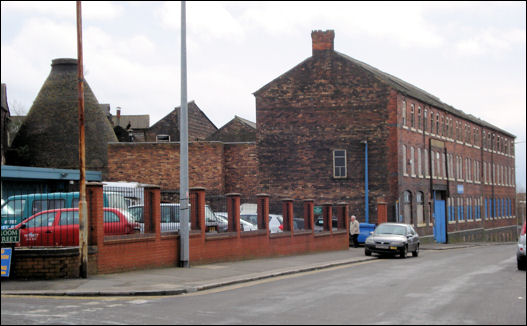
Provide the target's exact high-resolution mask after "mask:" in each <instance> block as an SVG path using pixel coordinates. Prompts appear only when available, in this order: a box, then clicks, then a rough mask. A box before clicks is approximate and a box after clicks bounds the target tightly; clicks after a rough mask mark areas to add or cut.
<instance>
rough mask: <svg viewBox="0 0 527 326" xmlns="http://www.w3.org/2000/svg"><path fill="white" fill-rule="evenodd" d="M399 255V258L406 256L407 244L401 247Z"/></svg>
mask: <svg viewBox="0 0 527 326" xmlns="http://www.w3.org/2000/svg"><path fill="white" fill-rule="evenodd" d="M399 256H400V257H401V258H403V259H404V258H406V256H408V247H407V246H404V247H403V248H402V249H401V252H400V253H399Z"/></svg>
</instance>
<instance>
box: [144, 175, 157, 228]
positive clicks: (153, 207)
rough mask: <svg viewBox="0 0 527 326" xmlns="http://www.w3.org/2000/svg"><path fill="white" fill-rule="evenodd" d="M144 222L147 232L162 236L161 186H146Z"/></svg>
mask: <svg viewBox="0 0 527 326" xmlns="http://www.w3.org/2000/svg"><path fill="white" fill-rule="evenodd" d="M143 222H144V229H145V233H155V234H156V238H160V237H161V224H160V223H161V190H160V188H159V186H154V185H148V186H145V194H144V206H143Z"/></svg>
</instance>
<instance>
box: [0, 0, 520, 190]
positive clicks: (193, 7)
mask: <svg viewBox="0 0 527 326" xmlns="http://www.w3.org/2000/svg"><path fill="white" fill-rule="evenodd" d="M82 8H83V46H84V65H85V70H84V71H85V78H86V80H87V82H88V83H89V85H90V87H91V89H92V90H93V92H94V93H95V96H96V97H97V99H98V101H99V103H109V104H110V105H111V108H112V114H115V108H116V107H118V106H119V107H121V108H122V114H149V115H150V124H153V123H155V122H157V121H158V120H159V119H161V118H162V117H164V116H165V115H167V114H168V113H169V112H170V111H172V110H173V109H174V108H175V107H177V106H179V105H180V42H181V41H180V19H181V14H180V3H179V2H154V1H150V2H84V3H83V7H82ZM1 9H2V10H1V19H2V20H1V25H2V30H1V34H2V35H1V42H2V53H1V76H2V77H1V79H2V83H6V84H7V95H8V103H9V105H10V108H11V110H12V114H13V115H16V114H25V113H26V112H27V111H28V110H29V109H30V107H31V105H32V103H33V100H34V99H35V97H36V96H37V94H38V92H39V90H40V87H41V86H42V84H43V83H44V81H45V80H46V78H47V76H48V74H49V72H50V69H51V67H50V65H51V60H53V59H55V58H76V57H77V48H76V25H75V2H74V1H71V2H69V1H65V2H51V1H38V2H31V1H27V2H20V3H19V2H9V1H7V2H6V1H2V8H1ZM327 29H333V30H334V31H335V50H336V51H339V52H341V53H344V54H346V55H349V56H351V57H353V58H355V59H358V60H360V61H363V62H365V63H367V64H369V65H371V66H373V67H376V68H378V69H380V70H382V71H384V72H387V73H389V74H391V75H394V76H396V77H399V78H401V79H403V80H405V81H407V82H409V83H412V84H413V85H415V86H417V87H419V88H421V89H424V90H426V91H427V92H429V93H431V94H433V95H435V96H437V97H439V98H440V99H441V100H442V101H443V102H445V103H447V104H450V105H452V106H454V107H455V108H457V109H459V110H462V111H464V112H465V113H469V114H472V115H474V116H476V117H479V118H481V119H483V120H485V121H487V122H489V123H491V124H494V125H495V126H497V127H499V128H502V129H505V130H507V131H509V132H511V133H512V134H514V135H516V137H517V138H516V142H517V144H516V167H517V169H516V171H517V177H516V179H517V185H518V187H519V188H522V189H523V191H525V161H526V157H525V147H526V144H525V138H526V128H525V120H526V114H525V112H526V101H525V98H526V94H525V93H526V51H525V49H526V32H525V31H526V4H525V2H523V1H522V2H496V3H493V2H481V3H479V2H440V3H433V2H425V3H419V2H408V3H403V2H388V3H383V2H369V1H368V2H364V3H360V2H335V3H332V2H297V1H295V2H291V3H287V2H212V3H208V2H187V56H188V58H187V61H188V99H189V101H190V100H194V101H195V102H196V104H197V105H198V106H199V107H200V108H201V109H202V110H203V111H204V112H205V114H206V115H207V116H208V117H209V119H210V120H211V121H212V122H213V123H214V124H215V125H216V126H217V127H218V128H220V127H221V126H223V125H224V124H225V123H227V122H228V121H230V120H231V119H232V118H234V116H235V115H238V116H240V117H243V118H246V119H248V120H251V121H255V120H256V118H255V117H256V114H255V99H254V96H253V95H252V93H253V92H255V91H256V90H258V89H259V88H261V87H262V86H264V85H265V84H267V83H268V82H270V81H271V80H273V79H275V78H276V77H278V76H280V75H281V74H283V73H285V72H286V71H288V70H289V69H291V68H293V67H294V66H295V65H297V64H299V63H300V62H301V61H303V60H304V59H306V58H308V57H310V56H311V31H313V30H327Z"/></svg>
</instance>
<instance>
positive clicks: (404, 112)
mask: <svg viewBox="0 0 527 326" xmlns="http://www.w3.org/2000/svg"><path fill="white" fill-rule="evenodd" d="M402 110H403V112H402V113H403V121H402V122H403V126H406V101H405V100H403V108H402Z"/></svg>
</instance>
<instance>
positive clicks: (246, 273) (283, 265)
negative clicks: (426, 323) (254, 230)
mask: <svg viewBox="0 0 527 326" xmlns="http://www.w3.org/2000/svg"><path fill="white" fill-rule="evenodd" d="M496 244H497V243H461V244H422V245H421V247H420V249H421V250H450V249H459V248H467V247H475V246H484V245H496ZM506 244H511V243H506ZM376 259H378V258H377V257H376V256H375V255H374V256H370V257H368V256H365V255H364V248H363V247H359V248H349V249H348V250H342V251H332V252H323V253H315V254H305V255H297V256H282V257H276V258H266V259H253V260H244V261H237V262H221V263H214V264H208V265H198V266H192V264H191V267H190V268H178V267H170V268H156V269H148V270H140V271H132V272H124V273H115V274H101V275H93V276H88V278H86V279H59V280H45V281H40V280H39V281H27V280H9V279H2V290H1V294H2V295H44V296H88V297H90V296H160V295H178V294H184V293H193V292H197V291H204V290H208V289H213V288H218V287H223V286H228V285H234V284H239V283H245V282H251V281H257V280H263V279H268V278H272V277H278V276H284V275H290V274H295V273H302V272H309V271H314V270H320V269H325V268H331V267H336V266H342V265H352V264H357V263H361V262H366V261H370V260H376Z"/></svg>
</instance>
